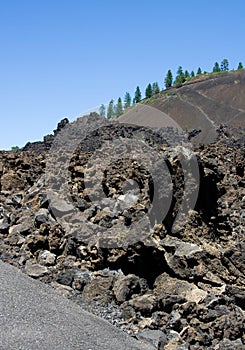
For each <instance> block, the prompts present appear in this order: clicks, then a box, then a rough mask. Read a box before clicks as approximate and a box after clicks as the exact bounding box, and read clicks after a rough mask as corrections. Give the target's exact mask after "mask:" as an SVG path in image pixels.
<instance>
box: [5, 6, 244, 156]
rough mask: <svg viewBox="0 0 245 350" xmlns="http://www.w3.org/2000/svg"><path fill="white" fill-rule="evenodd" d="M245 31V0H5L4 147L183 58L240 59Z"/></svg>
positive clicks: (192, 63) (159, 74)
mask: <svg viewBox="0 0 245 350" xmlns="http://www.w3.org/2000/svg"><path fill="white" fill-rule="evenodd" d="M244 37H245V1H244V0H233V1H228V0H223V1H221V0H216V1H214V2H212V1H210V0H206V1H205V0H199V1H197V0H186V1H182V0H172V1H164V0H155V1H146V0H141V1H139V0H131V1H130V0H125V1H120V0H119V1H115V0H114V1H112V0H90V1H84V0H0V48H1V54H0V118H1V138H0V149H9V148H11V146H15V145H18V146H23V145H24V144H25V143H26V142H28V141H35V140H41V139H42V137H43V135H45V134H47V133H50V132H52V130H53V129H54V128H55V127H56V124H57V122H58V121H59V120H60V119H62V118H64V117H68V118H69V119H70V120H74V118H75V117H76V116H77V115H80V114H81V113H83V112H85V111H86V110H88V109H90V108H94V107H96V106H98V105H100V104H101V103H105V104H106V103H108V102H109V100H110V99H111V98H113V99H117V98H118V97H119V96H121V97H122V98H123V97H124V94H125V92H126V91H129V92H130V94H131V95H133V94H134V91H135V88H136V86H137V85H139V86H140V88H141V91H142V93H144V91H145V87H146V85H147V84H148V83H149V82H151V83H152V82H154V81H157V82H158V83H159V85H160V87H163V81H164V77H165V75H166V72H167V70H168V69H171V70H172V71H173V73H175V72H176V70H177V68H178V66H179V65H181V66H182V67H183V68H184V69H188V70H192V69H193V70H194V71H196V70H197V68H198V67H199V66H200V67H201V68H202V69H203V70H207V71H211V70H212V67H213V64H214V62H215V61H218V62H220V61H221V60H222V59H223V58H227V59H228V60H229V62H230V68H231V69H232V68H237V65H238V62H239V61H242V62H243V63H244V64H245V46H244Z"/></svg>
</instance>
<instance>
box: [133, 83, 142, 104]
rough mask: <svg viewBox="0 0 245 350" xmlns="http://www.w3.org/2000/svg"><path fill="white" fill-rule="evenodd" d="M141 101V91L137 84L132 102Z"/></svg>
mask: <svg viewBox="0 0 245 350" xmlns="http://www.w3.org/2000/svg"><path fill="white" fill-rule="evenodd" d="M140 101H141V91H140V88H139V86H137V88H136V90H135V94H134V103H139V102H140Z"/></svg>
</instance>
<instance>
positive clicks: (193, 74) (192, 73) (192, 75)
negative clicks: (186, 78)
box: [191, 70, 195, 78]
mask: <svg viewBox="0 0 245 350" xmlns="http://www.w3.org/2000/svg"><path fill="white" fill-rule="evenodd" d="M194 76H195V72H194V70H192V71H191V78H194Z"/></svg>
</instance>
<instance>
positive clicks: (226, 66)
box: [220, 58, 229, 72]
mask: <svg viewBox="0 0 245 350" xmlns="http://www.w3.org/2000/svg"><path fill="white" fill-rule="evenodd" d="M220 70H221V71H222V72H227V71H228V70H229V62H228V60H227V58H224V59H223V61H222V62H221V64H220Z"/></svg>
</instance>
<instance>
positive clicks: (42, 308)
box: [0, 261, 154, 350]
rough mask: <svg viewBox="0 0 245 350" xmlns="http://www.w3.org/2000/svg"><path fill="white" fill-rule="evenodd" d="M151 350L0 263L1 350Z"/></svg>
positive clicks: (38, 283)
mask: <svg viewBox="0 0 245 350" xmlns="http://www.w3.org/2000/svg"><path fill="white" fill-rule="evenodd" d="M39 349H40V350H56V349H57V350H63V349H64V350H73V349H81V350H103V349H106V350H110V349H111V350H112V349H113V350H115V349H116V350H130V349H135V350H140V349H142V350H151V349H154V348H153V347H151V346H150V345H149V344H143V343H142V342H140V341H138V340H136V339H134V338H131V337H129V336H128V335H127V334H126V333H124V332H121V331H120V330H119V329H117V328H115V327H113V326H112V325H111V324H109V323H108V322H106V321H104V320H102V319H100V318H99V317H96V316H94V315H91V314H90V313H88V312H86V311H84V310H82V308H81V307H79V306H78V305H76V304H74V303H72V302H71V301H69V300H67V299H66V298H64V297H62V296H60V295H58V294H57V293H56V292H55V291H54V290H52V288H51V287H49V286H47V285H45V284H42V283H41V282H39V281H36V280H33V279H31V278H29V277H28V276H26V275H24V274H23V273H22V272H21V271H20V270H18V269H17V268H14V267H12V266H10V265H8V264H5V263H3V262H1V261H0V350H39Z"/></svg>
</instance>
